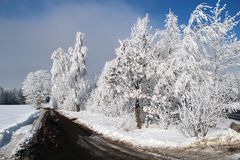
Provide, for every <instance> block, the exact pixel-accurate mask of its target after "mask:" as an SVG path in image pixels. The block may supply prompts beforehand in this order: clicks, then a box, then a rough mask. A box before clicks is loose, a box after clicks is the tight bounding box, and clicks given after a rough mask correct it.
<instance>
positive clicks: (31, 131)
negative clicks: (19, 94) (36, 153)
mask: <svg viewBox="0 0 240 160" xmlns="http://www.w3.org/2000/svg"><path fill="white" fill-rule="evenodd" d="M44 113H45V110H40V111H36V112H34V113H32V114H31V115H30V116H29V117H28V118H27V119H26V120H25V121H23V122H21V123H18V124H16V125H15V126H12V127H10V128H8V129H5V130H6V132H7V131H8V130H9V129H11V128H13V130H12V133H11V134H12V135H11V137H10V139H9V140H10V141H9V142H8V143H7V144H5V145H4V146H3V147H1V148H0V157H2V158H6V159H11V158H12V157H13V156H14V155H17V154H18V152H19V151H20V150H21V149H22V146H23V145H25V144H26V143H28V142H29V141H31V139H32V138H33V137H34V135H35V134H36V133H37V131H38V130H39V129H40V128H41V125H42V119H43V117H44V115H45V114H44ZM15 129H16V130H15Z"/></svg>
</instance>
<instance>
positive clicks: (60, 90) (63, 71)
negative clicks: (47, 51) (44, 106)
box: [51, 48, 70, 108]
mask: <svg viewBox="0 0 240 160" xmlns="http://www.w3.org/2000/svg"><path fill="white" fill-rule="evenodd" d="M51 59H52V61H53V64H52V69H51V74H52V79H51V80H52V93H51V102H52V105H53V107H54V108H56V107H58V108H63V107H64V106H63V103H64V100H65V99H66V96H67V94H68V86H67V83H66V82H67V73H68V72H69V67H70V66H69V65H70V64H69V56H68V55H67V54H66V53H64V51H63V49H62V48H59V49H57V50H55V51H54V52H53V54H52V56H51Z"/></svg>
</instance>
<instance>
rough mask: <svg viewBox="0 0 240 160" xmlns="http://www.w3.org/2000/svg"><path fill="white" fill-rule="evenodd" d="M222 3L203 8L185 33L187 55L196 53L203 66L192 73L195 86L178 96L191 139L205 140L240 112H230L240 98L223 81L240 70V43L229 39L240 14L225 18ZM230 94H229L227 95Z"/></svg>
mask: <svg viewBox="0 0 240 160" xmlns="http://www.w3.org/2000/svg"><path fill="white" fill-rule="evenodd" d="M219 3H220V1H218V3H217V4H216V6H215V7H214V8H212V7H210V6H207V5H206V4H201V5H199V6H198V7H197V8H196V10H194V11H193V13H192V15H191V17H190V20H189V24H188V26H186V28H185V29H184V32H185V35H184V40H183V42H184V44H183V46H184V48H185V51H187V52H188V53H189V54H190V53H195V58H194V59H195V60H197V61H196V62H197V63H196V64H199V65H200V66H199V68H197V70H192V71H194V72H195V73H197V74H196V76H194V81H192V82H194V83H192V84H193V85H190V86H187V88H189V89H186V88H184V90H183V91H182V92H178V98H179V100H180V101H179V102H180V105H179V106H180V107H179V119H180V124H179V129H180V130H181V131H182V132H183V133H184V134H186V135H188V136H197V137H199V136H205V135H206V134H207V132H208V131H209V129H210V128H212V127H214V126H216V123H217V120H218V118H219V117H222V116H224V115H225V113H226V111H228V112H232V111H234V109H235V108H236V106H234V105H232V106H231V107H232V108H230V107H228V108H226V103H228V102H229V100H230V99H234V97H235V96H236V95H237V94H235V92H234V90H233V88H232V86H228V88H225V87H227V86H226V84H227V83H225V84H224V83H222V82H224V81H223V80H222V77H224V74H225V73H226V71H228V70H229V67H237V66H238V62H239V56H240V53H239V52H238V50H239V46H238V45H237V44H238V43H239V42H238V41H237V40H236V39H235V38H234V37H233V36H231V35H229V32H230V31H231V30H232V29H233V27H234V26H236V25H237V21H236V20H235V19H236V17H237V16H238V14H237V15H236V16H233V17H231V16H229V15H228V14H226V17H224V15H223V11H224V10H225V5H224V6H223V7H220V4H219ZM233 44H234V45H233ZM233 46H234V47H233ZM193 75H194V74H193ZM180 80H181V79H180ZM221 81H222V82H221ZM183 82H184V83H185V82H186V78H185V77H184V78H183V80H181V81H180V83H178V85H179V86H182V84H184V83H183ZM231 88H232V89H231ZM179 91H181V90H179ZM226 91H227V92H228V94H226V93H224V92H226ZM179 93H180V94H179ZM223 95H224V96H223Z"/></svg>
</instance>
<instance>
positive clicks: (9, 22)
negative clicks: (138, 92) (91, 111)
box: [0, 0, 240, 88]
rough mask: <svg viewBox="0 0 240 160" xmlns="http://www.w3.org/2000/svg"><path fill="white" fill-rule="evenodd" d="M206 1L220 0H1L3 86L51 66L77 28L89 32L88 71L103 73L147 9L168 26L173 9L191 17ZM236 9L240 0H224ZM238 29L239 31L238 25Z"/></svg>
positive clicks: (0, 68) (160, 24) (18, 84)
mask: <svg viewBox="0 0 240 160" xmlns="http://www.w3.org/2000/svg"><path fill="white" fill-rule="evenodd" d="M203 2H207V3H208V4H210V5H212V6H213V5H214V4H215V3H216V1H215V0H208V1H207V0H0V56H1V58H0V75H1V76H0V86H3V87H5V88H14V87H16V88H20V87H21V83H22V81H23V79H24V77H25V76H26V74H27V73H28V72H30V71H36V70H38V69H46V70H50V68H51V60H50V56H51V54H52V52H53V50H54V49H57V48H58V47H62V48H63V49H65V51H67V49H68V47H69V46H71V45H72V44H73V42H74V36H75V33H76V32H77V31H81V32H84V33H86V38H87V45H88V47H89V52H88V59H87V65H88V70H89V71H88V76H89V77H93V76H94V75H95V74H99V73H100V72H101V70H102V67H103V66H104V64H105V62H106V61H108V60H111V59H112V58H113V57H114V56H115V53H114V49H115V48H116V47H118V39H123V38H126V37H127V36H128V35H129V33H130V27H131V26H132V25H133V24H134V22H135V21H136V18H137V17H139V16H144V15H145V14H146V13H148V14H149V16H150V23H151V25H153V26H154V27H158V28H162V27H163V26H164V23H163V21H164V19H165V15H166V14H167V13H168V11H169V9H170V8H171V10H172V11H173V12H174V13H175V14H176V15H177V16H178V18H179V24H183V23H186V22H187V20H188V18H189V16H190V13H191V12H192V10H194V9H195V7H196V6H197V5H198V4H200V3H203ZM224 3H227V9H228V11H229V13H230V14H231V15H234V14H235V13H236V12H237V11H239V10H240V1H239V0H228V1H227V0H222V4H224ZM235 31H236V32H237V33H238V35H240V30H239V26H238V28H236V29H235Z"/></svg>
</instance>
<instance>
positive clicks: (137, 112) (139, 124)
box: [135, 98, 142, 129]
mask: <svg viewBox="0 0 240 160" xmlns="http://www.w3.org/2000/svg"><path fill="white" fill-rule="evenodd" d="M135 116H136V122H137V128H138V129H141V128H142V121H141V108H140V104H139V99H138V98H136V102H135Z"/></svg>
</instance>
